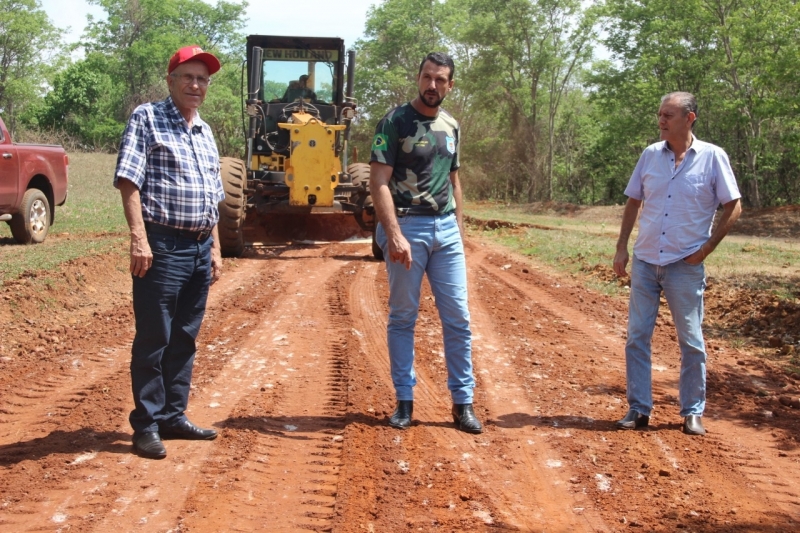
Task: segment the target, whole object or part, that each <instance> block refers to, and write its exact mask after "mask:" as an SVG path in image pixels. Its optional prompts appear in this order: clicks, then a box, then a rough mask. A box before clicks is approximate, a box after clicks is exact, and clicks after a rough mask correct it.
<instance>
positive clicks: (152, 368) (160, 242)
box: [129, 232, 212, 435]
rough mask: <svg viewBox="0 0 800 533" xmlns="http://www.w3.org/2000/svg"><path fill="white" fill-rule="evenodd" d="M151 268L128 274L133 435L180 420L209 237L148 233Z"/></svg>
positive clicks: (207, 278)
mask: <svg viewBox="0 0 800 533" xmlns="http://www.w3.org/2000/svg"><path fill="white" fill-rule="evenodd" d="M147 240H148V242H149V243H150V248H151V250H152V251H153V266H152V267H150V270H148V271H147V274H145V276H144V277H143V278H139V277H136V276H133V313H134V316H135V319H136V335H135V336H134V339H133V347H132V350H131V384H132V387H133V402H134V406H135V407H134V410H133V411H131V414H130V417H129V420H130V423H131V426H132V427H133V431H134V435H139V434H141V433H144V432H148V431H158V429H159V426H162V427H163V426H165V425H166V426H169V425H173V424H176V423H178V422H181V421H183V420H185V418H186V415H185V414H184V411H185V410H186V406H187V405H188V403H189V388H190V385H191V381H192V366H193V365H194V356H195V351H196V349H195V339H196V338H197V334H198V332H199V331H200V323H201V322H202V321H203V315H204V314H205V309H206V299H207V297H208V288H209V286H210V284H211V243H212V239H211V237H209V238H206V239H205V240H203V241H192V240H189V239H182V238H178V237H174V236H169V235H163V234H160V233H151V232H148V235H147Z"/></svg>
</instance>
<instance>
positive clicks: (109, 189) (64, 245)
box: [0, 153, 128, 281]
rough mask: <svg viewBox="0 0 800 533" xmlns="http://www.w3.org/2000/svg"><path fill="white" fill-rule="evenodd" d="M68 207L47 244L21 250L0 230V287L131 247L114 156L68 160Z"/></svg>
mask: <svg viewBox="0 0 800 533" xmlns="http://www.w3.org/2000/svg"><path fill="white" fill-rule="evenodd" d="M69 161H70V164H69V186H68V189H67V202H66V203H65V204H64V205H63V206H61V207H56V208H55V210H56V212H55V215H56V218H55V220H56V222H55V224H54V225H53V226H52V227H51V228H50V235H49V236H48V238H47V239H46V240H45V242H44V243H42V244H39V245H35V246H21V245H18V244H16V242H15V241H14V239H13V238H12V237H11V230H10V229H9V227H8V225H7V224H0V281H3V280H6V279H14V278H17V277H19V276H20V275H21V274H22V273H24V272H26V271H36V270H50V269H52V268H53V267H55V266H57V265H59V264H60V263H63V262H65V261H69V260H70V259H74V258H76V257H83V256H86V255H97V254H104V253H108V252H110V251H112V250H119V249H120V247H121V246H122V244H121V243H122V242H123V241H127V228H128V226H127V223H126V222H125V214H124V212H123V210H122V200H121V197H120V194H119V191H118V190H117V189H115V188H114V185H113V177H114V168H115V165H116V155H114V154H84V153H71V154H69Z"/></svg>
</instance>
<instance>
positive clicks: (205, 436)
mask: <svg viewBox="0 0 800 533" xmlns="http://www.w3.org/2000/svg"><path fill="white" fill-rule="evenodd" d="M158 431H159V433H161V438H163V439H183V440H214V439H216V438H217V431H216V430H214V429H202V428H199V427H197V426H195V425H194V424H192V423H191V422H189V421H188V420H184V421H183V422H178V423H177V424H175V425H173V426H164V427H162V428H159V430H158Z"/></svg>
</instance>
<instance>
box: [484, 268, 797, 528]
mask: <svg viewBox="0 0 800 533" xmlns="http://www.w3.org/2000/svg"><path fill="white" fill-rule="evenodd" d="M479 263H480V264H481V265H482V266H481V269H482V270H483V272H484V273H485V274H488V275H489V276H491V277H492V278H494V279H496V280H498V281H499V282H500V283H502V284H503V285H506V286H507V287H508V288H510V289H512V290H514V291H516V292H517V293H520V294H521V295H522V296H523V298H524V300H526V301H529V302H531V305H534V306H535V307H536V308H537V309H538V310H539V311H538V312H539V313H540V316H539V317H538V319H539V320H540V322H537V323H535V324H534V325H535V326H538V325H541V321H542V320H543V319H544V318H546V317H550V320H549V322H550V326H549V327H548V326H545V327H542V328H538V327H537V331H538V332H540V333H543V334H544V335H545V338H547V339H558V343H557V344H556V345H554V347H556V348H557V349H556V350H549V349H548V342H544V343H539V346H538V348H539V354H538V358H536V359H530V358H516V360H515V364H516V366H517V367H518V368H519V369H520V371H521V372H525V371H527V370H528V369H529V368H530V366H529V365H530V363H531V362H533V366H534V368H536V369H537V370H536V371H534V373H533V375H532V377H535V378H537V380H538V379H539V378H546V379H545V380H542V381H540V383H541V385H543V386H545V387H547V388H549V390H550V391H551V392H550V393H549V394H542V395H538V394H536V392H535V391H534V389H532V388H530V389H529V395H530V396H531V397H532V399H535V400H537V402H539V403H540V405H546V404H545V403H544V402H541V400H543V399H544V398H546V397H548V396H549V397H550V398H551V399H553V398H554V397H555V402H552V401H551V402H549V404H550V406H551V409H549V410H541V411H540V413H537V414H538V415H539V416H537V417H536V419H534V420H532V423H534V424H535V425H540V427H542V428H547V427H548V426H550V427H552V429H550V430H549V431H546V432H543V433H544V434H545V435H546V438H547V439H548V442H549V443H550V445H551V446H553V447H555V449H556V450H558V451H560V453H561V454H562V455H563V456H564V457H565V458H566V460H567V462H568V463H569V465H570V466H571V467H572V469H573V470H574V472H575V473H576V475H575V476H574V477H573V478H571V479H570V483H571V486H572V490H573V491H575V492H582V493H584V494H587V495H588V496H589V500H594V502H595V505H596V506H597V509H598V510H599V511H600V514H601V515H602V516H603V517H604V518H605V520H606V521H607V523H608V524H614V523H622V524H624V525H623V527H628V525H633V526H639V527H644V528H646V529H647V530H653V531H672V530H674V529H676V528H687V527H688V528H690V529H696V530H699V531H716V530H717V528H719V527H723V528H731V530H736V531H740V530H741V531H781V530H783V529H782V528H785V527H786V526H785V524H791V523H792V520H793V519H792V518H791V516H792V515H795V516H796V511H790V510H789V509H787V508H785V509H784V512H789V513H790V514H783V512H781V511H775V510H773V509H774V507H773V506H772V505H771V504H770V503H768V502H770V501H775V500H773V498H775V496H777V494H775V493H774V490H775V487H774V486H773V487H765V489H767V492H766V493H760V494H757V495H751V494H750V493H751V490H750V487H752V486H753V485H754V483H758V479H757V478H753V477H752V476H751V475H750V474H749V473H748V472H746V471H745V470H744V469H742V468H741V465H737V464H736V463H737V461H735V460H732V458H731V455H730V453H729V452H730V448H729V446H728V445H727V444H724V443H723V442H724V441H726V440H728V439H725V437H724V435H725V434H726V433H727V432H726V431H725V430H724V429H723V430H722V431H720V432H719V433H710V434H709V435H707V436H706V437H704V438H699V439H698V438H693V437H688V436H686V435H683V434H682V433H680V432H679V428H680V426H679V424H678V423H659V421H658V419H651V427H650V429H649V430H645V431H636V432H619V431H616V430H615V429H614V427H613V421H614V420H616V419H617V418H619V416H621V414H620V413H624V410H625V409H626V406H625V401H624V394H625V374H624V369H625V363H624V342H623V341H620V340H618V338H617V337H616V336H614V335H610V336H608V335H606V336H603V335H593V334H592V332H593V331H594V330H602V329H603V327H602V326H603V324H604V323H605V324H608V322H609V320H608V319H609V318H610V319H612V321H613V322H616V320H615V319H616V318H617V317H618V316H620V313H619V312H618V311H612V312H611V313H608V312H607V311H605V310H602V311H601V310H599V309H598V306H597V305H595V306H593V307H592V308H588V307H584V308H583V309H582V308H581V305H582V304H583V301H584V298H583V296H582V295H581V292H582V290H580V289H577V290H575V289H574V287H573V288H571V289H570V290H569V291H564V290H562V289H561V288H560V286H559V283H558V282H557V281H555V280H553V279H550V280H548V279H547V278H546V277H543V276H539V275H532V274H530V273H529V271H528V272H526V270H527V268H525V267H526V265H524V263H519V262H517V261H512V260H510V259H509V258H508V257H507V256H499V257H498V256H491V255H488V256H487V257H486V258H485V259H482V260H481V261H479ZM509 267H511V268H509ZM489 269H490V270H489ZM523 274H525V275H523ZM491 290H492V291H497V293H500V294H502V289H500V288H498V287H496V286H493V287H492V289H491ZM556 295H560V297H559V298H557V297H556ZM587 299H591V301H592V302H593V303H595V302H602V300H604V299H605V298H604V297H601V296H599V295H591V296H590V297H589V298H587ZM576 300H578V301H576ZM602 303H605V302H602ZM601 307H602V305H601ZM519 310H520V309H519V306H515V308H514V309H513V311H510V313H516V314H518V313H519ZM581 311H582V312H583V314H581V313H580V312H581ZM495 314H496V315H497V316H496V320H500V321H505V322H508V321H511V320H512V319H511V317H510V315H509V312H499V311H498V312H496V313H495ZM515 318H516V317H515ZM659 322H660V325H659V327H658V328H657V332H656V335H655V337H654V340H653V343H654V350H653V360H654V370H656V372H654V397H655V398H656V402H657V403H661V405H662V406H663V405H664V404H667V405H668V409H670V410H671V409H674V410H675V411H676V412H677V410H678V408H677V391H676V388H675V387H676V386H677V379H676V374H677V371H676V370H675V368H676V367H677V364H676V363H668V364H667V363H665V361H666V360H667V359H666V358H674V359H678V358H679V353H678V354H676V352H678V349H677V346H676V345H675V340H674V338H673V337H674V335H673V333H672V332H671V331H670V327H671V326H670V325H669V323H668V322H667V320H662V319H659ZM598 323H599V325H600V326H601V327H600V328H598V327H597V326H598ZM661 326H665V327H663V328H662V327H661ZM606 327H607V326H606ZM611 327H612V329H613V328H614V327H615V326H614V325H613V324H612V326H611ZM549 342H551V343H552V341H549ZM598 344H600V345H601V346H600V347H598ZM523 345H524V343H521V344H518V346H517V348H518V350H520V351H521V350H522V349H524V346H523ZM602 345H604V346H602ZM598 351H599V352H600V353H601V354H607V355H609V356H607V357H606V356H603V357H602V363H601V364H600V365H597V364H595V363H597V361H596V358H595V356H594V353H596V352H598ZM615 352H616V353H617V355H616V356H615V355H614V353H615ZM570 355H577V356H578V357H577V360H575V363H578V364H577V365H570V364H568V363H567V361H568V360H569V359H568V356H570ZM662 358H665V359H662ZM565 359H566V360H565ZM587 359H588V363H590V364H589V365H586V363H587ZM576 367H577V368H576ZM659 367H660V368H659ZM548 368H549V369H550V371H549V372H547V373H545V370H546V369H548ZM659 369H660V370H661V372H659ZM667 370H669V371H667ZM546 380H549V381H551V382H555V383H553V384H551V385H549V386H548V385H547V384H545V383H544V381H546ZM609 381H610V383H609ZM604 382H605V383H604ZM614 383H616V385H615V384H614ZM598 393H599V394H598ZM559 396H560V398H559ZM604 396H605V397H604ZM598 400H599V401H598ZM620 404H621V405H620ZM552 406H555V408H552ZM620 407H622V409H621V410H620ZM711 412H713V410H709V412H707V415H710V414H711ZM671 414H672V413H670V415H671ZM675 418H677V416H676V417H675ZM714 425H715V426H716V422H715V424H714ZM548 429H549V428H548ZM730 430H731V433H730V434H731V435H735V434H736V433H737V431H736V430H735V429H734V428H733V427H731V428H730ZM750 439H752V436H751V437H750ZM559 441H560V442H559ZM751 442H753V441H752V440H751ZM718 449H721V450H722V452H720V451H717V450H718ZM710 450H711V451H710ZM708 453H710V454H711V455H712V456H713V457H714V460H713V461H705V460H702V459H701V460H698V459H699V458H700V457H702V455H699V454H708ZM740 462H741V461H740ZM760 464H761V465H762V466H763V464H764V463H763V461H761V462H760ZM776 472H777V471H774V472H773V473H772V474H771V475H774V474H775V473H776ZM624 494H631V495H633V494H636V495H637V500H638V501H642V499H644V501H646V502H650V501H652V505H646V506H641V505H627V506H626V505H625V504H624V502H622V501H620V500H619V499H618V497H619V496H620V495H624ZM742 494H748V497H747V498H746V499H743V498H741V496H740V495H742ZM784 499H785V496H784ZM778 501H780V499H778ZM659 502H663V504H661V505H659ZM711 509H717V510H719V509H724V510H725V512H724V514H723V515H722V516H720V515H719V514H718V513H714V512H712V511H711ZM765 510H766V511H765ZM767 524H769V525H767ZM777 524H780V525H777Z"/></svg>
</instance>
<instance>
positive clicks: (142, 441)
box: [133, 431, 167, 459]
mask: <svg viewBox="0 0 800 533" xmlns="http://www.w3.org/2000/svg"><path fill="white" fill-rule="evenodd" d="M133 451H134V452H135V453H136V455H138V456H139V457H144V458H146V459H163V458H164V457H166V456H167V449H166V448H164V444H163V443H162V442H161V437H159V436H158V433H157V432H155V431H148V432H147V433H142V434H141V435H134V436H133Z"/></svg>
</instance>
